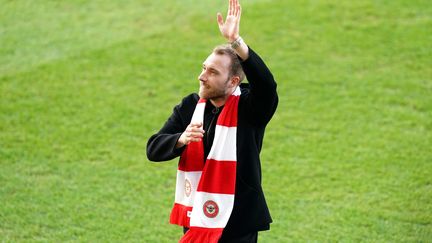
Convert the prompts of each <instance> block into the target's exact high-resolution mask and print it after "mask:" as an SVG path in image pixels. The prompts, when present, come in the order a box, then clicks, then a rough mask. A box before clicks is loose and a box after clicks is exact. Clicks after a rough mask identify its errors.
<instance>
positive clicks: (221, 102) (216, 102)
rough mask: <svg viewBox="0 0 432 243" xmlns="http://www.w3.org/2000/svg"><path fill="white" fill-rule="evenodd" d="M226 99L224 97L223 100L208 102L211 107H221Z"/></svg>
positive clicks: (217, 99)
mask: <svg viewBox="0 0 432 243" xmlns="http://www.w3.org/2000/svg"><path fill="white" fill-rule="evenodd" d="M227 98H228V97H224V98H216V99H210V102H211V103H212V105H214V106H215V107H221V106H223V105H225V102H226V100H227Z"/></svg>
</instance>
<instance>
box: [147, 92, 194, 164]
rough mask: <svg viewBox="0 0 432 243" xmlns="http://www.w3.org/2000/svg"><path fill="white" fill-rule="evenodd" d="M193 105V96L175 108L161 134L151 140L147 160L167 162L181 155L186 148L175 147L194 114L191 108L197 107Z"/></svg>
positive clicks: (148, 145)
mask: <svg viewBox="0 0 432 243" xmlns="http://www.w3.org/2000/svg"><path fill="white" fill-rule="evenodd" d="M189 103H190V104H189ZM192 103H193V100H192V96H188V97H186V98H184V99H183V101H182V102H181V103H180V104H179V105H177V106H176V107H174V109H173V112H172V114H171V116H170V117H169V118H168V120H167V121H166V122H165V124H164V125H163V127H162V128H161V129H160V130H159V132H158V133H156V134H154V135H152V136H151V137H150V138H149V140H148V142H147V158H148V159H149V160H150V161H154V162H159V161H167V160H171V159H174V158H175V157H178V156H180V155H181V153H182V152H183V149H184V147H183V148H180V149H176V148H175V145H176V143H177V141H178V139H179V138H180V135H181V134H182V133H183V132H184V130H185V129H186V127H187V125H188V124H189V122H190V117H191V116H192V113H193V110H192V112H191V107H192V109H193V108H194V107H195V105H193V104H192ZM195 103H196V102H195Z"/></svg>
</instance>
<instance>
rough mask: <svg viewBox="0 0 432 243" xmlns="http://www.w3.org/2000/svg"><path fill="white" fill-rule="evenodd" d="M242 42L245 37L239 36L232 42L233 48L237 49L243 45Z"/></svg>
mask: <svg viewBox="0 0 432 243" xmlns="http://www.w3.org/2000/svg"><path fill="white" fill-rule="evenodd" d="M242 42H243V38H241V36H238V37H237V38H236V39H235V40H234V41H231V42H230V45H231V48H233V49H234V50H236V49H237V48H239V47H240V46H241V45H242Z"/></svg>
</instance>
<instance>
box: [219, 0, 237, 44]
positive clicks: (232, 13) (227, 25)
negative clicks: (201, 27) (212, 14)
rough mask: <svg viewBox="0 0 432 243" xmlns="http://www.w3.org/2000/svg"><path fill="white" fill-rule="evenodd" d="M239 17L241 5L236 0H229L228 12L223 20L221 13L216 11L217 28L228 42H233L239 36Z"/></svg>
mask: <svg viewBox="0 0 432 243" xmlns="http://www.w3.org/2000/svg"><path fill="white" fill-rule="evenodd" d="M240 17H241V7H240V3H239V1H238V0H229V6H228V13H227V16H226V19H225V22H224V20H223V17H222V14H221V13H217V22H218V25H219V30H220V32H221V34H222V35H223V36H224V37H225V38H226V39H227V40H228V41H229V42H234V41H235V40H237V38H238V37H239V36H240V35H239V31H240Z"/></svg>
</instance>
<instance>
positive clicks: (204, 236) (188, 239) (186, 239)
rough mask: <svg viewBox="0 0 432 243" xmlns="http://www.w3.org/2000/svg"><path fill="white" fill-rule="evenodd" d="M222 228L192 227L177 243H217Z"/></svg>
mask: <svg viewBox="0 0 432 243" xmlns="http://www.w3.org/2000/svg"><path fill="white" fill-rule="evenodd" d="M222 231H223V228H216V229H215V228H213V229H212V228H199V227H192V228H190V229H189V230H188V232H186V234H185V235H184V236H183V237H182V238H181V239H180V241H179V243H198V242H200V243H201V242H205V243H217V242H218V241H219V239H220V237H221V236H222Z"/></svg>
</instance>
